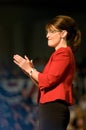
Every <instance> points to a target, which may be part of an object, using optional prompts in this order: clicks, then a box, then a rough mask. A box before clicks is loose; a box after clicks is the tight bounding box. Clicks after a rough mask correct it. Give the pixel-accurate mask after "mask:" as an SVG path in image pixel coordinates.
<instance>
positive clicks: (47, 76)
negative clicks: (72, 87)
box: [38, 48, 71, 89]
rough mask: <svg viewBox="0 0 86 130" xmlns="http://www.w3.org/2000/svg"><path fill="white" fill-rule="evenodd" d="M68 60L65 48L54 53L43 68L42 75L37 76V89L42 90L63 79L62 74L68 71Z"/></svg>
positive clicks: (67, 52)
mask: <svg viewBox="0 0 86 130" xmlns="http://www.w3.org/2000/svg"><path fill="white" fill-rule="evenodd" d="M70 58H71V57H70V55H69V51H67V49H65V48H61V49H59V50H57V51H56V52H54V53H53V54H52V56H51V57H50V59H49V62H48V63H47V65H46V66H45V68H44V71H43V73H39V75H38V80H39V88H40V89H44V88H46V87H52V86H54V85H55V84H59V82H60V81H61V80H62V78H64V73H66V71H67V70H69V69H68V67H70Z"/></svg>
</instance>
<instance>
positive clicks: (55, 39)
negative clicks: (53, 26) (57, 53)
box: [46, 30, 61, 48]
mask: <svg viewBox="0 0 86 130" xmlns="http://www.w3.org/2000/svg"><path fill="white" fill-rule="evenodd" d="M46 37H47V39H48V46H50V47H54V48H56V46H58V44H59V43H60V40H61V32H60V31H59V30H55V31H52V32H51V31H48V32H47V35H46Z"/></svg>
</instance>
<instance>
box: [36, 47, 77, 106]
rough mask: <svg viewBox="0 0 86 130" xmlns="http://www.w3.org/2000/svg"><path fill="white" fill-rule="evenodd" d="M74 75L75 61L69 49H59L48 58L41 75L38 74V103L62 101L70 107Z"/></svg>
mask: <svg viewBox="0 0 86 130" xmlns="http://www.w3.org/2000/svg"><path fill="white" fill-rule="evenodd" d="M74 73H75V59H74V55H73V53H72V50H71V48H70V47H66V48H63V47H61V48H59V49H58V50H56V51H55V52H54V53H53V54H52V55H51V57H50V59H49V61H48V63H47V64H46V66H45V68H44V70H43V72H42V73H39V75H38V80H39V95H38V100H39V102H40V103H46V102H50V101H54V100H56V99H62V100H65V101H66V102H68V103H69V104H70V105H71V104H72V103H73V99H72V82H73V78H74Z"/></svg>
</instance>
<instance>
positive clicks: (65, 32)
mask: <svg viewBox="0 0 86 130" xmlns="http://www.w3.org/2000/svg"><path fill="white" fill-rule="evenodd" d="M66 36H67V31H66V30H63V31H62V33H61V37H62V38H66Z"/></svg>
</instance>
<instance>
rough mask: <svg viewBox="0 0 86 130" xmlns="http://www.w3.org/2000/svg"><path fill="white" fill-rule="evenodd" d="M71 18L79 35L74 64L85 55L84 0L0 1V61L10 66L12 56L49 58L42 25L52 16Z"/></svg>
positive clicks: (85, 22) (85, 24)
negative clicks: (76, 26)
mask: <svg viewBox="0 0 86 130" xmlns="http://www.w3.org/2000/svg"><path fill="white" fill-rule="evenodd" d="M59 14H65V15H70V16H71V17H73V18H74V19H75V20H76V22H77V23H78V25H79V28H80V30H81V33H82V42H81V46H80V48H79V50H78V52H77V54H76V61H77V62H78V63H79V62H82V60H83V59H84V57H85V56H86V38H85V37H86V9H85V2H84V1H78V0H77V1H75V0H64V1H63V0H59V1H53V0H51V1H49V0H40V1H38V0H0V60H1V61H0V62H6V63H10V64H13V61H12V60H13V59H12V57H13V55H14V54H16V53H18V54H20V55H22V56H23V55H25V54H26V55H27V56H29V58H31V59H33V58H36V57H39V56H40V57H49V55H50V54H51V52H52V48H49V47H48V46H47V40H46V37H45V24H46V23H47V21H48V20H49V19H51V18H52V17H54V16H56V15H59Z"/></svg>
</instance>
